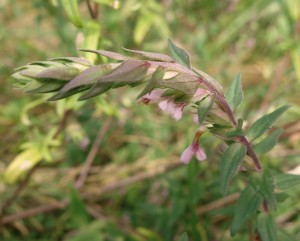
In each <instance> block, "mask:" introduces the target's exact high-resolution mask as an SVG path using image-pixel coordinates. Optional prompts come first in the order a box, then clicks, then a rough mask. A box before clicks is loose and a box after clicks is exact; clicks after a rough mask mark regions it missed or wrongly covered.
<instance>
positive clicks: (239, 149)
mask: <svg viewBox="0 0 300 241" xmlns="http://www.w3.org/2000/svg"><path fill="white" fill-rule="evenodd" d="M245 155H246V147H245V146H244V145H242V144H240V143H234V144H232V145H230V146H229V147H228V148H227V150H226V151H225V153H224V155H223V157H222V160H221V183H220V184H221V193H222V194H223V195H225V194H226V193H227V191H228V187H229V184H230V181H231V180H232V178H233V176H234V174H235V173H236V171H237V170H238V168H239V167H240V164H241V162H242V161H243V159H244V157H245Z"/></svg>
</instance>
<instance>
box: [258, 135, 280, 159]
mask: <svg viewBox="0 0 300 241" xmlns="http://www.w3.org/2000/svg"><path fill="white" fill-rule="evenodd" d="M281 133H282V129H277V130H275V131H273V132H272V133H271V134H270V135H269V136H267V137H266V138H265V139H263V140H262V141H261V142H259V143H257V144H255V145H254V146H253V148H254V151H255V153H256V154H264V153H266V152H268V151H270V150H271V149H272V148H273V147H274V146H275V145H276V142H277V140H278V138H279V136H280V135H281Z"/></svg>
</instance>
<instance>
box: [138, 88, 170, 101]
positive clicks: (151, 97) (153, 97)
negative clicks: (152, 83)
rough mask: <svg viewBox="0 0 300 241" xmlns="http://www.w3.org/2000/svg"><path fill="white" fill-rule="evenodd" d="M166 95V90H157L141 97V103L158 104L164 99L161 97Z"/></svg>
mask: <svg viewBox="0 0 300 241" xmlns="http://www.w3.org/2000/svg"><path fill="white" fill-rule="evenodd" d="M163 93H164V90H161V89H156V90H152V91H151V92H150V93H148V94H146V95H144V96H142V97H141V101H142V102H143V103H144V104H151V103H153V102H158V101H160V100H161V99H162V97H161V95H162V94H163Z"/></svg>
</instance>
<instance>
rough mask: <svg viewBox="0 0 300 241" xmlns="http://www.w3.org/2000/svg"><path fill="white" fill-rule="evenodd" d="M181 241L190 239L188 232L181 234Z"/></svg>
mask: <svg viewBox="0 0 300 241" xmlns="http://www.w3.org/2000/svg"><path fill="white" fill-rule="evenodd" d="M179 241H189V236H188V235H187V233H186V232H184V233H183V234H181V236H180V238H179Z"/></svg>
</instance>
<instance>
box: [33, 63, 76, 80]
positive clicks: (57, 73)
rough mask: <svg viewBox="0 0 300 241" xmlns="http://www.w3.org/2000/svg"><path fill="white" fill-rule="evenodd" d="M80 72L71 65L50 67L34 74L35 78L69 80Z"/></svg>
mask: <svg viewBox="0 0 300 241" xmlns="http://www.w3.org/2000/svg"><path fill="white" fill-rule="evenodd" d="M79 73H80V71H79V69H78V68H75V67H72V66H57V67H50V68H47V69H45V70H43V71H42V72H40V73H38V74H37V75H36V78H37V79H55V80H65V81H69V80H71V79H73V78H74V77H76V75H78V74H79Z"/></svg>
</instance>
